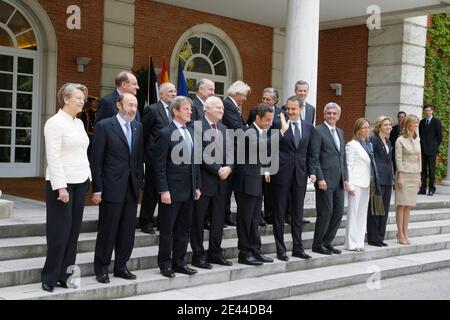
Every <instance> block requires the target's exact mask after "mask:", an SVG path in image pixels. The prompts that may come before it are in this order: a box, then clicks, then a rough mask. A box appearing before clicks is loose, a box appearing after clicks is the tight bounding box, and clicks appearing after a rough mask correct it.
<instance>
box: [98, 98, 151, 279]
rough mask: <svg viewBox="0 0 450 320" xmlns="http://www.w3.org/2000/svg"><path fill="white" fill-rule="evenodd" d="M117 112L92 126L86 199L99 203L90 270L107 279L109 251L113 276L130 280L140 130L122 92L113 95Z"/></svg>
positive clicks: (132, 106)
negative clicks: (90, 191) (90, 181)
mask: <svg viewBox="0 0 450 320" xmlns="http://www.w3.org/2000/svg"><path fill="white" fill-rule="evenodd" d="M117 108H118V110H119V112H118V114H117V115H116V116H114V117H110V118H107V119H104V120H102V121H100V122H98V123H97V124H96V125H95V129H94V137H93V144H92V163H91V168H92V169H91V170H92V178H93V196H92V202H93V203H95V204H100V209H99V219H98V234H97V241H96V244H95V256H94V271H95V275H96V279H97V281H98V282H101V283H109V276H108V267H109V264H110V262H111V255H112V251H113V249H114V250H115V254H116V257H115V261H114V276H115V277H120V278H124V279H129V280H133V279H136V276H135V275H134V274H132V273H131V272H130V271H128V269H127V261H128V260H129V259H130V257H131V252H132V250H133V244H134V230H135V224H136V210H137V205H138V200H139V189H140V188H141V187H142V163H143V150H144V142H143V133H142V125H141V123H139V122H137V121H135V120H134V118H135V116H136V113H137V100H136V97H135V96H134V95H132V94H130V93H124V94H123V95H120V96H119V97H118V99H117Z"/></svg>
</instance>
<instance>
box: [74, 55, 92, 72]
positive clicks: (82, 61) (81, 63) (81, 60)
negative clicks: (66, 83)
mask: <svg viewBox="0 0 450 320" xmlns="http://www.w3.org/2000/svg"><path fill="white" fill-rule="evenodd" d="M89 62H91V58H88V57H78V58H77V71H78V72H84V67H85V66H87V65H88V64H89Z"/></svg>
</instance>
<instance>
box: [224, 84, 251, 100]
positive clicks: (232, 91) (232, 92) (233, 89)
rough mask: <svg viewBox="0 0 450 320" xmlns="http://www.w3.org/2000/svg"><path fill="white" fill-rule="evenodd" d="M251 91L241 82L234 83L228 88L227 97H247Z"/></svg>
mask: <svg viewBox="0 0 450 320" xmlns="http://www.w3.org/2000/svg"><path fill="white" fill-rule="evenodd" d="M250 91H251V89H250V87H249V86H248V84H246V83H245V82H243V81H240V80H238V81H236V82H234V83H232V84H231V86H230V87H229V88H228V91H227V95H229V96H232V97H233V96H236V95H238V94H244V95H248V94H249V93H250Z"/></svg>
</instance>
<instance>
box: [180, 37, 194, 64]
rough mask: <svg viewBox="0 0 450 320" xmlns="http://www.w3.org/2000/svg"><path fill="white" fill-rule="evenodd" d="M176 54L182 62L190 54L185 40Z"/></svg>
mask: <svg viewBox="0 0 450 320" xmlns="http://www.w3.org/2000/svg"><path fill="white" fill-rule="evenodd" d="M178 55H179V56H180V57H181V58H182V60H184V61H183V62H185V61H186V60H187V59H188V58H189V57H190V56H191V50H189V44H188V43H187V42H185V43H184V44H183V46H182V47H181V49H180V53H179V54H178Z"/></svg>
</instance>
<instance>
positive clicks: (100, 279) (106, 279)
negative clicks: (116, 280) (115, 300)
mask: <svg viewBox="0 0 450 320" xmlns="http://www.w3.org/2000/svg"><path fill="white" fill-rule="evenodd" d="M95 279H96V280H97V281H98V282H100V283H106V284H107V283H109V276H108V274H107V273H104V274H98V275H96V276H95Z"/></svg>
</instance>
